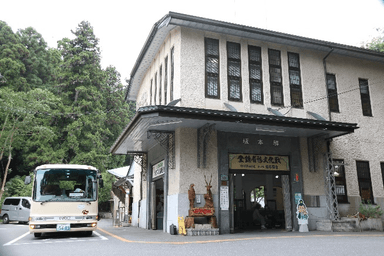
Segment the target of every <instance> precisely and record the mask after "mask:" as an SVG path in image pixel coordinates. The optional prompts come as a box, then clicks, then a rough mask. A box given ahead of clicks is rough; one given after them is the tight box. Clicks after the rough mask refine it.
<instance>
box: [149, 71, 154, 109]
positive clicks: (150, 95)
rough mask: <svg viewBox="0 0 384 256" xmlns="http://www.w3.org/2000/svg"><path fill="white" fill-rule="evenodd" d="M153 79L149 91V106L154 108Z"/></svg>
mask: <svg viewBox="0 0 384 256" xmlns="http://www.w3.org/2000/svg"><path fill="white" fill-rule="evenodd" d="M152 92H153V78H151V87H150V89H149V105H150V106H152V96H153V95H152Z"/></svg>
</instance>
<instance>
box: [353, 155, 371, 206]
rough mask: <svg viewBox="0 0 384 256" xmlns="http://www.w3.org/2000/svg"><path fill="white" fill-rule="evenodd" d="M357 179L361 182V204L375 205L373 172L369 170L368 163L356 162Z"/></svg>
mask: <svg viewBox="0 0 384 256" xmlns="http://www.w3.org/2000/svg"><path fill="white" fill-rule="evenodd" d="M356 169H357V179H358V182H359V190H360V197H361V202H363V203H372V204H373V203H374V202H373V193H372V182H371V171H370V170H369V162H368V161H356Z"/></svg>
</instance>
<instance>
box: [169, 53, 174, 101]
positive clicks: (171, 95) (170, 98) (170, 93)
mask: <svg viewBox="0 0 384 256" xmlns="http://www.w3.org/2000/svg"><path fill="white" fill-rule="evenodd" d="M174 53H175V48H174V47H172V49H171V81H170V85H169V87H170V88H169V100H170V101H173V78H174V76H175V58H174V55H175V54H174Z"/></svg>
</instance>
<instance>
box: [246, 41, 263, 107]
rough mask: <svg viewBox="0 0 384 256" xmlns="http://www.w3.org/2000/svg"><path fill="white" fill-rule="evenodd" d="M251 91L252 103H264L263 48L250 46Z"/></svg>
mask: <svg viewBox="0 0 384 256" xmlns="http://www.w3.org/2000/svg"><path fill="white" fill-rule="evenodd" d="M248 63H249V91H250V97H251V102H252V103H261V104H263V102H264V99H263V80H262V71H261V48H260V47H257V46H252V45H249V46H248Z"/></svg>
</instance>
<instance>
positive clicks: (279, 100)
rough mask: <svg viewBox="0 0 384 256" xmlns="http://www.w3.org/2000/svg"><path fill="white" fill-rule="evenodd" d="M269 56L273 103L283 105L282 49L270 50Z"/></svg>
mask: <svg viewBox="0 0 384 256" xmlns="http://www.w3.org/2000/svg"><path fill="white" fill-rule="evenodd" d="M268 57H269V80H270V83H271V104H272V105H279V106H282V105H283V104H284V102H283V83H282V77H281V58H280V51H278V50H272V49H269V50H268Z"/></svg>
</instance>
